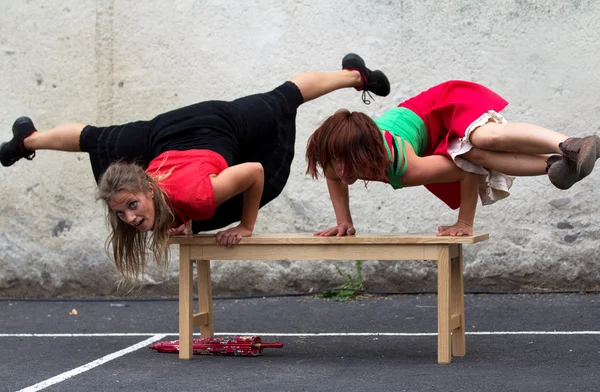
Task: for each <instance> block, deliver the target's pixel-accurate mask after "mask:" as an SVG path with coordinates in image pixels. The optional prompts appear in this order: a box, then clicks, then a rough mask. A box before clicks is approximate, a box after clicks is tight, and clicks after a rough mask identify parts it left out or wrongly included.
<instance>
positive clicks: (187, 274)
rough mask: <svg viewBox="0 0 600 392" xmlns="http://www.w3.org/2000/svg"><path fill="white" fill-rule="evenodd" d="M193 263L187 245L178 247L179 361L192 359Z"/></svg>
mask: <svg viewBox="0 0 600 392" xmlns="http://www.w3.org/2000/svg"><path fill="white" fill-rule="evenodd" d="M192 267H193V261H192V260H190V247H189V245H180V246H179V359H192V332H193V330H194V325H193V316H194V315H193V311H194V297H193V294H192V293H193V284H194V282H193V280H194V276H193V268H192Z"/></svg>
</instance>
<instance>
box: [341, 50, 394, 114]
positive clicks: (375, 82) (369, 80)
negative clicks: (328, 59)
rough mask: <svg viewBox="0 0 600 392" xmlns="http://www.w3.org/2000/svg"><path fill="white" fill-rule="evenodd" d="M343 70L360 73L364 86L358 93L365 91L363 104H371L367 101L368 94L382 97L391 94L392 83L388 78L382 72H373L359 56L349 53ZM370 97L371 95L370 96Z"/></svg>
mask: <svg viewBox="0 0 600 392" xmlns="http://www.w3.org/2000/svg"><path fill="white" fill-rule="evenodd" d="M342 69H348V70H356V71H358V72H360V76H361V78H362V86H361V87H360V88H357V90H358V91H361V90H362V91H363V102H364V103H366V104H367V105H368V104H370V103H371V101H369V100H368V99H366V94H365V93H367V94H368V92H369V91H370V92H372V93H373V94H375V95H379V96H380V97H385V96H387V95H388V94H389V93H390V81H389V80H388V78H387V76H385V74H384V73H383V72H381V71H380V70H375V71H371V70H370V69H369V68H367V66H366V65H365V61H364V60H363V59H362V58H361V57H360V56H359V55H357V54H354V53H348V54H347V55H345V56H344V58H343V59H342ZM369 96H370V94H369ZM371 98H372V97H371Z"/></svg>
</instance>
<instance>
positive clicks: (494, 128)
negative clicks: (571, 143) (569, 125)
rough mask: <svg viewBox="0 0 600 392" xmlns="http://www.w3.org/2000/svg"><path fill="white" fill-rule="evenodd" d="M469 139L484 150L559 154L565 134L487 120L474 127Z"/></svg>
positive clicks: (537, 127) (521, 124) (525, 125)
mask: <svg viewBox="0 0 600 392" xmlns="http://www.w3.org/2000/svg"><path fill="white" fill-rule="evenodd" d="M469 139H470V142H471V144H473V145H474V146H476V147H479V148H482V149H484V150H492V151H510V152H521V153H525V154H560V153H561V151H560V148H559V144H560V143H562V142H564V141H565V140H567V136H565V135H562V134H560V133H558V132H555V131H553V130H551V129H547V128H543V127H540V126H537V125H533V124H527V123H495V122H489V123H487V124H485V125H482V126H481V127H478V128H477V129H475V130H474V131H473V132H472V133H471V136H470V138H469Z"/></svg>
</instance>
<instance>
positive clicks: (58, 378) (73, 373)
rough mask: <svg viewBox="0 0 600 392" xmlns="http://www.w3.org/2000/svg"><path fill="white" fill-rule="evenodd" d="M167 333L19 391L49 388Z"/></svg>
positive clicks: (25, 391) (145, 345) (143, 345)
mask: <svg viewBox="0 0 600 392" xmlns="http://www.w3.org/2000/svg"><path fill="white" fill-rule="evenodd" d="M165 336H166V335H164V334H157V335H154V336H152V337H151V338H148V339H146V340H144V341H142V342H139V343H136V344H134V345H133V346H129V347H127V348H124V349H123V350H119V351H117V352H114V353H112V354H108V355H106V356H104V357H102V358H99V359H96V360H95V361H92V362H90V363H86V364H85V365H83V366H80V367H78V368H75V369H73V370H69V371H68V372H64V373H61V374H59V375H58V376H54V377H52V378H49V379H47V380H45V381H42V382H40V383H37V384H35V385H32V386H30V387H27V388H24V389H21V390H20V391H17V392H35V391H40V390H42V389H44V388H47V387H49V386H51V385H54V384H58V383H59V382H62V381H65V380H67V379H69V378H71V377H73V376H76V375H78V374H80V373H83V372H87V371H88V370H90V369H93V368H95V367H96V366H100V365H102V364H105V363H106V362H109V361H112V360H113V359H116V358H119V357H122V356H123V355H126V354H129V353H131V352H133V351H136V350H139V349H140V348H144V347H147V346H148V345H149V344H151V343H154V342H155V341H157V340H160V339H162V338H164V337H165Z"/></svg>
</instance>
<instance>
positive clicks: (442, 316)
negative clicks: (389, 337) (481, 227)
mask: <svg viewBox="0 0 600 392" xmlns="http://www.w3.org/2000/svg"><path fill="white" fill-rule="evenodd" d="M450 268H451V267H450V247H449V246H447V245H440V246H439V255H438V295H437V296H438V306H437V308H438V363H440V364H445V363H450V361H451V359H452V357H451V354H450V293H451V291H450V284H451V282H450Z"/></svg>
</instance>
